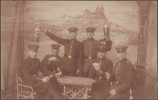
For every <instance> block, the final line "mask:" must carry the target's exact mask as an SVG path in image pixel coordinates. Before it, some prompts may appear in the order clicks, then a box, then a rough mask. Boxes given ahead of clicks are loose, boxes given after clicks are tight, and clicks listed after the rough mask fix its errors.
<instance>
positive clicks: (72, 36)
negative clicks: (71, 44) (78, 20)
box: [69, 32, 77, 39]
mask: <svg viewBox="0 0 158 100" xmlns="http://www.w3.org/2000/svg"><path fill="white" fill-rule="evenodd" d="M76 37H77V33H76V32H69V38H70V39H76Z"/></svg>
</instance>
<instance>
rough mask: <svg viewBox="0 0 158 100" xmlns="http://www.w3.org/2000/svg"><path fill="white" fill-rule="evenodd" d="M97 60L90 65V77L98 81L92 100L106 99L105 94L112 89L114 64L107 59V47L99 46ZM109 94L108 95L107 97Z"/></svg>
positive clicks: (95, 84)
mask: <svg viewBox="0 0 158 100" xmlns="http://www.w3.org/2000/svg"><path fill="white" fill-rule="evenodd" d="M97 56H98V57H97V60H96V61H94V62H93V63H91V64H90V67H89V68H90V70H89V73H88V77H89V78H92V79H95V80H97V81H96V82H95V83H94V84H92V92H91V93H92V94H91V95H92V99H105V98H106V97H107V96H108V94H107V93H105V92H108V91H107V88H109V87H110V81H109V79H110V76H111V74H112V71H113V62H112V61H111V60H109V59H107V58H106V47H105V46H98V48H97ZM105 94H107V95H105Z"/></svg>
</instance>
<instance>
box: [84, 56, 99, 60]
mask: <svg viewBox="0 0 158 100" xmlns="http://www.w3.org/2000/svg"><path fill="white" fill-rule="evenodd" d="M84 58H85V59H96V58H97V57H86V56H84Z"/></svg>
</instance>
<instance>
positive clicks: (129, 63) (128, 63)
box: [126, 60, 134, 69]
mask: <svg viewBox="0 0 158 100" xmlns="http://www.w3.org/2000/svg"><path fill="white" fill-rule="evenodd" d="M126 64H127V66H128V67H129V68H132V69H134V65H133V64H132V63H131V62H130V61H129V60H127V61H126Z"/></svg>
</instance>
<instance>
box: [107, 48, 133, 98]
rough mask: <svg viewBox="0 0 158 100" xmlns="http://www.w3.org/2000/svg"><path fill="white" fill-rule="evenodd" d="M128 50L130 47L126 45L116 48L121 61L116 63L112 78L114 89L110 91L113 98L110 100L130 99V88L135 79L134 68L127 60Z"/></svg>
mask: <svg viewBox="0 0 158 100" xmlns="http://www.w3.org/2000/svg"><path fill="white" fill-rule="evenodd" d="M127 48H128V47H127V46H125V45H119V46H117V47H116V49H117V55H118V58H119V60H120V61H119V62H118V63H116V66H115V67H114V71H113V76H112V77H111V81H113V86H112V89H110V94H111V96H110V97H109V99H129V98H130V88H131V86H132V83H133V77H134V66H133V65H132V64H131V63H130V62H129V61H128V60H127V58H126V49H127Z"/></svg>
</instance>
